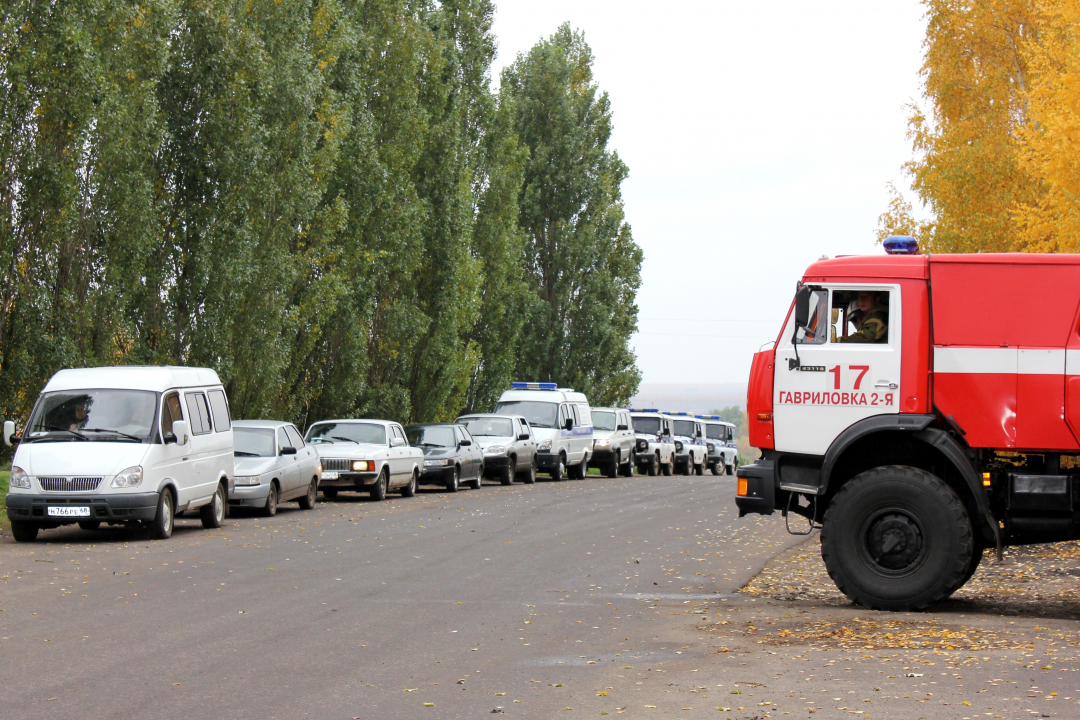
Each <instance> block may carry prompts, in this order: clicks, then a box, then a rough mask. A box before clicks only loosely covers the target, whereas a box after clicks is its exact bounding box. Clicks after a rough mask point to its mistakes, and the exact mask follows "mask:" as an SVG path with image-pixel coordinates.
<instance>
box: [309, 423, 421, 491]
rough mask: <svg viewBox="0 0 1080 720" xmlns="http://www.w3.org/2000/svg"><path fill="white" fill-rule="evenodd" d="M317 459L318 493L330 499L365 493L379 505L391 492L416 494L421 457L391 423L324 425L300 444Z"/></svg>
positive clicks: (316, 427)
mask: <svg viewBox="0 0 1080 720" xmlns="http://www.w3.org/2000/svg"><path fill="white" fill-rule="evenodd" d="M304 439H305V440H307V442H308V443H309V444H310V445H312V446H313V447H314V448H315V449H316V450H317V451H318V453H319V459H320V460H321V462H322V476H321V477H320V479H319V489H320V490H322V492H323V495H325V496H326V497H328V498H333V497H336V496H337V494H338V491H340V490H352V491H356V492H367V493H369V494H370V495H371V498H372V499H373V500H383V499H385V498H386V494H387V493H388V492H390V491H391V490H395V489H396V490H398V491H399V492H401V495H402V497H412V496H413V495H415V494H416V484H417V481H418V479H419V477H420V472H421V470H422V469H423V467H424V451H423V450H421V449H420V448H414V447H410V446H409V441H408V440H406V439H405V431H404V430H402V428H401V425H399V424H398V423H396V422H391V421H389V420H323V421H322V422H317V423H315V424H314V425H312V426H311V427H309V428H308V430H307V435H306V436H305V438H304Z"/></svg>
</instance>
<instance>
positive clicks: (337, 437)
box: [330, 435, 360, 445]
mask: <svg viewBox="0 0 1080 720" xmlns="http://www.w3.org/2000/svg"><path fill="white" fill-rule="evenodd" d="M330 437H332V438H334V439H335V440H344V441H345V442H351V443H352V444H353V445H359V444H360V443H358V442H356V441H355V440H350V439H349V438H347V437H341V436H340V435H331V436H330Z"/></svg>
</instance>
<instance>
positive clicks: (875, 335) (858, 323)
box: [836, 290, 889, 343]
mask: <svg viewBox="0 0 1080 720" xmlns="http://www.w3.org/2000/svg"><path fill="white" fill-rule="evenodd" d="M855 302H856V303H857V304H858V310H856V311H855V312H853V313H849V315H848V319H849V320H850V321H851V322H853V323H855V328H856V330H855V332H854V333H852V334H851V335H848V336H846V337H841V338H837V339H836V341H837V342H842V343H883V342H886V341H887V340H888V337H889V308H888V307H887V306H886V305H885V304H883V303H882V302H881V293H877V292H870V291H867V290H862V291H860V292H859V299H858V300H856V301H855Z"/></svg>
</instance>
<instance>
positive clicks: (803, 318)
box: [795, 285, 810, 328]
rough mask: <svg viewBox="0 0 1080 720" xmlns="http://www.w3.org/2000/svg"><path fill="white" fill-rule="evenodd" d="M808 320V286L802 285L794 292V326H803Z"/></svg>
mask: <svg viewBox="0 0 1080 720" xmlns="http://www.w3.org/2000/svg"><path fill="white" fill-rule="evenodd" d="M809 322H810V288H809V287H807V286H806V285H803V286H802V287H800V288H799V289H798V291H796V293H795V327H796V328H804V327H806V326H807V324H809Z"/></svg>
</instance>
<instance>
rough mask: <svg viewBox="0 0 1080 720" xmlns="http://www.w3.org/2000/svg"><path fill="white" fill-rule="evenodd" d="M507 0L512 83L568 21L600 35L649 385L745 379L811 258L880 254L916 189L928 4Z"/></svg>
mask: <svg viewBox="0 0 1080 720" xmlns="http://www.w3.org/2000/svg"><path fill="white" fill-rule="evenodd" d="M497 3H498V7H497V10H496V16H495V28H494V31H495V34H496V36H497V37H498V42H499V57H498V59H497V60H496V63H495V68H494V71H495V75H496V77H497V75H498V71H499V69H500V68H501V67H502V66H503V65H506V64H509V63H511V62H513V60H514V58H515V57H516V56H517V54H518V53H519V52H524V51H526V50H528V48H530V47H531V46H532V45H533V44H535V43H536V41H537V40H539V39H540V38H541V37H547V36H549V35H551V34H552V33H553V32H554V31H555V29H556V28H557V27H558V26H559V24H560V23H562V22H564V21H569V22H570V24H571V25H572V26H573V27H575V28H577V29H580V30H583V31H584V33H585V40H586V41H587V42H588V43H589V45H590V46H591V47H592V50H593V55H594V56H595V63H594V66H593V71H594V75H595V78H596V80H597V82H598V83H599V85H600V88H601V89H602V90H605V91H607V92H608V93H609V95H610V97H611V104H612V109H613V112H614V122H615V129H614V135H613V138H612V142H611V146H612V147H613V148H614V149H616V150H618V152H619V155H620V156H621V157H622V158H623V160H624V161H625V162H626V163H627V165H628V166H629V167H630V177H629V179H628V180H627V181H626V183H625V184H624V185H623V197H624V200H625V203H626V215H627V220H628V221H629V222H630V224H631V226H632V228H633V234H634V239H635V240H636V241H637V243H638V245H640V246H641V247H642V249H643V250H644V252H645V262H644V265H643V267H642V287H641V291H640V293H639V295H638V304H639V307H640V322H639V328H640V332H639V333H638V334H636V335H635V336H634V338H633V341H632V344H633V347H634V349H635V351H636V353H637V356H638V366H639V367H640V368H641V370H642V373H643V376H644V377H643V381H644V382H646V383H729V382H737V383H745V382H746V379H747V375H748V374H749V371H750V360H751V355H752V354H753V353H754V352H755V351H756V350H757V349H758V347H759V346H760V345H762V344H763V343H765V342H767V341H768V340H771V339H773V338H775V337H776V334H777V332H778V331H779V328H780V324H781V322H782V321H783V315H784V313H785V312H786V311H787V308H788V305H789V304H790V302H791V297H792V295H793V294H794V289H795V282H796V281H797V280H798V279H799V278H800V277H801V275H802V271H803V270H804V269H805V267H806V266H807V265H808V264H809V263H811V262H813V261H814V260H816V259H817V258H819V257H820V256H821V255H829V256H834V255H838V254H866V253H881V252H882V251H881V249H880V246H878V245H876V244H875V242H874V229H875V228H876V226H877V217H878V215H879V214H880V213H881V212H882V211H883V210H884V209H885V206H886V203H887V202H888V194H887V190H886V183H887V182H889V181H893V182H895V183H896V185H897V187H901V188H902V189H904V190H907V189H908V186H907V182H906V178H904V177H903V175H902V174H901V172H900V166H901V164H902V163H903V162H905V161H906V160H908V159H910V158H911V145H910V142H909V141H908V140H907V139H906V136H905V133H906V130H907V120H906V118H907V110H906V109H905V105H906V104H907V103H910V102H912V101H915V100H918V99H919V75H918V72H919V66H920V64H921V62H922V41H923V36H924V32H925V16H924V12H923V8H922V6H921V5H920V4H919V3H917V2H914V1H913V0H884V1H882V0H878V1H877V2H867V0H816V2H807V1H806V0H757V1H756V2H749V3H748V2H745V0H741V1H740V2H732V1H731V0H668V1H667V2H664V3H657V2H643V1H641V0H573V1H572V2H570V1H567V0H544V1H543V2H538V0H497Z"/></svg>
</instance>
